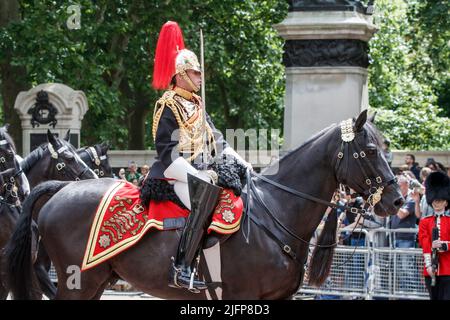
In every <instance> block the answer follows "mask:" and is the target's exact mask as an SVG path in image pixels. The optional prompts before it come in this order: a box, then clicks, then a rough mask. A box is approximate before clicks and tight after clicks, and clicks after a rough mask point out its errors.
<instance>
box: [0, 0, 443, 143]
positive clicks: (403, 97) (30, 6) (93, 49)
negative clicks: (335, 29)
mask: <svg viewBox="0 0 450 320" xmlns="http://www.w3.org/2000/svg"><path fill="white" fill-rule="evenodd" d="M2 1H3V2H2V5H4V4H6V7H8V3H10V4H12V5H13V6H17V3H20V17H19V19H13V20H11V19H10V20H8V22H7V23H6V25H5V23H2V21H1V20H2V19H4V17H3V16H2V15H1V14H0V71H2V70H1V68H2V66H8V67H11V68H10V69H9V70H23V74H22V72H20V73H21V74H20V79H21V80H22V78H25V82H26V83H25V84H26V85H27V86H28V87H31V86H34V85H37V84H39V83H45V82H61V83H64V84H66V85H69V86H70V87H72V88H74V89H77V90H83V91H84V92H85V93H86V95H87V98H88V102H89V107H90V109H89V112H88V113H87V114H86V116H85V118H84V119H83V127H82V131H81V132H82V144H85V145H86V144H94V143H97V142H98V141H99V140H109V141H110V142H111V143H112V145H113V148H116V149H142V148H148V147H151V146H152V140H153V139H152V137H151V134H150V131H151V130H150V128H151V120H152V117H151V116H152V112H153V106H154V103H155V101H156V99H157V98H158V97H159V96H160V95H161V92H157V91H155V90H153V89H152V88H151V85H150V83H151V73H152V70H153V58H154V56H153V55H154V50H155V45H156V41H157V37H158V34H159V31H160V28H161V26H162V25H163V23H164V22H166V21H167V20H175V21H177V22H178V23H179V24H180V26H181V28H182V29H183V31H184V36H185V42H186V45H187V47H188V48H190V49H191V50H193V51H194V52H196V53H197V54H198V53H199V32H198V31H199V29H200V28H202V29H203V31H204V34H205V67H206V90H207V92H206V103H207V109H208V110H209V112H210V113H211V114H212V117H213V119H214V122H215V124H216V125H217V126H218V127H219V129H222V130H224V129H226V128H243V129H248V128H276V129H279V128H282V126H283V125H282V119H283V97H284V67H283V65H282V53H283V40H282V39H281V38H280V37H279V36H278V34H277V32H276V31H275V30H274V29H273V27H272V26H273V24H275V23H279V22H281V21H282V20H283V19H284V18H285V17H286V14H287V7H288V5H287V1H282V0H263V1H257V0H246V1H235V0H190V1H187V0H177V1H172V0H162V1H161V0H114V1H107V0H97V1H91V0H78V1H77V2H76V4H79V5H80V6H81V28H80V29H77V30H71V29H69V28H68V27H67V24H66V22H67V19H68V18H69V16H70V15H71V13H70V12H67V8H68V6H69V5H70V4H71V3H68V2H67V1H63V0H41V1H37V0H2ZM375 4H376V11H375V12H376V14H375V17H374V18H375V24H376V25H377V26H378V27H379V28H380V31H379V32H378V33H377V34H376V35H375V37H374V39H372V40H371V41H370V43H369V44H370V54H371V60H372V65H371V66H370V67H369V73H370V78H369V90H370V93H369V98H370V104H371V107H372V108H374V109H376V110H378V111H379V116H378V120H379V122H378V123H379V126H380V128H381V129H382V130H383V132H384V134H385V135H386V137H388V138H389V139H390V140H391V141H392V144H393V147H394V148H397V149H412V150H419V149H423V150H428V149H444V150H448V149H449V147H450V139H449V135H450V132H449V130H450V123H449V119H448V117H449V113H450V111H449V101H450V98H449V96H450V94H449V90H450V89H449V88H450V86H449V76H448V73H449V67H450V65H449V64H450V59H449V58H450V57H449V32H450V31H449V30H450V28H449V23H450V22H449V21H450V20H449V19H448V12H449V3H448V1H444V0H437V1H436V0H409V1H406V0H377V1H376V2H375ZM0 7H1V6H0ZM10 7H11V6H10ZM18 78H19V77H18ZM0 81H1V80H0ZM0 86H3V87H4V83H0ZM16 86H17V88H16V90H9V91H8V92H9V93H10V95H11V92H15V91H20V90H24V89H23V87H24V83H23V81H18V84H17V85H16ZM13 89H14V88H13ZM2 92H3V93H2V94H3V105H4V106H5V101H9V102H8V106H9V108H8V109H7V108H6V107H5V108H4V110H3V111H4V112H3V114H4V116H5V117H4V118H5V119H7V118H8V117H7V116H8V113H10V112H14V111H11V109H12V108H11V106H10V104H11V101H14V99H15V96H14V97H9V99H6V97H5V93H4V92H5V91H2ZM0 105H1V104H0Z"/></svg>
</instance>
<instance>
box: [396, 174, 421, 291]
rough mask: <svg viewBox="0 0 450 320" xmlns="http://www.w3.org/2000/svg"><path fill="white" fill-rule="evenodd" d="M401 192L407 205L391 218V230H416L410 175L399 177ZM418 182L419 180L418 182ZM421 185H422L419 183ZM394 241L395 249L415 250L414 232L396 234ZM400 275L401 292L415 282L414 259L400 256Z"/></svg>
mask: <svg viewBox="0 0 450 320" xmlns="http://www.w3.org/2000/svg"><path fill="white" fill-rule="evenodd" d="M397 180H398V185H399V187H400V192H401V194H402V196H403V198H405V204H404V205H403V206H402V207H401V208H400V209H399V210H398V212H397V214H396V215H395V216H392V217H391V220H390V228H391V229H415V228H416V215H415V202H414V199H413V198H412V197H411V193H412V190H410V181H411V180H410V178H409V176H408V175H405V174H403V175H400V176H398V177H397ZM416 181H417V180H416ZM419 184H420V183H419ZM394 235H395V238H394V239H393V240H394V241H393V243H394V248H396V249H397V248H398V249H407V248H415V246H416V235H415V233H413V232H398V233H397V232H396V233H395V234H394ZM399 263H400V270H401V272H400V274H399V285H400V289H401V290H407V288H408V285H409V284H410V283H412V282H413V281H414V279H413V278H412V275H411V273H410V272H409V270H412V268H413V263H414V261H413V257H411V256H408V255H403V254H402V255H400V257H399Z"/></svg>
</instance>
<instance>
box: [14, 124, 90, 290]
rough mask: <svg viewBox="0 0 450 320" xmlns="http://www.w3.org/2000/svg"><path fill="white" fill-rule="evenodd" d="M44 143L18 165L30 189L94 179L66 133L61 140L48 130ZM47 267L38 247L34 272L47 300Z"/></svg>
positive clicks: (43, 255) (48, 287)
mask: <svg viewBox="0 0 450 320" xmlns="http://www.w3.org/2000/svg"><path fill="white" fill-rule="evenodd" d="M47 141H48V143H46V144H43V145H41V146H39V147H38V148H36V149H35V150H33V151H32V152H31V153H30V154H29V155H28V156H27V157H25V159H23V160H22V161H21V162H20V167H21V168H22V171H23V172H24V173H25V174H26V177H27V178H28V181H29V184H30V186H31V188H34V187H36V185H38V184H39V183H41V182H44V181H48V180H60V181H76V180H84V179H95V178H98V177H97V175H96V174H95V172H94V171H93V170H91V168H90V167H89V166H88V165H87V164H86V163H85V162H84V161H83V160H82V159H81V158H80V157H79V156H78V154H77V151H76V150H75V148H74V147H73V146H72V145H71V144H70V143H69V131H68V132H67V134H66V136H65V138H63V139H60V138H58V137H56V136H55V135H53V134H52V133H51V131H50V130H48V131H47ZM46 200H47V198H45V197H43V199H41V200H40V203H38V204H37V205H36V208H35V211H34V213H33V219H34V220H35V221H37V217H38V213H39V210H40V206H41V205H42V204H43V203H45V201H46ZM50 265H51V263H50V259H49V258H48V256H47V254H46V252H45V249H44V248H43V247H42V246H40V247H39V252H38V260H37V262H36V264H35V265H34V267H35V272H36V274H37V277H38V280H39V284H40V286H41V288H42V289H43V291H44V293H45V294H46V295H47V297H49V298H53V297H54V296H55V292H56V288H55V286H54V285H53V283H52V282H51V281H50V278H49V277H48V274H47V272H48V270H49V269H50Z"/></svg>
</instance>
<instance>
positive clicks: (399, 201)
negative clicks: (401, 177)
mask: <svg viewBox="0 0 450 320" xmlns="http://www.w3.org/2000/svg"><path fill="white" fill-rule="evenodd" d="M403 203H405V201H404V200H403V198H398V199H397V200H395V201H394V205H395V206H396V207H400V206H402V205H403Z"/></svg>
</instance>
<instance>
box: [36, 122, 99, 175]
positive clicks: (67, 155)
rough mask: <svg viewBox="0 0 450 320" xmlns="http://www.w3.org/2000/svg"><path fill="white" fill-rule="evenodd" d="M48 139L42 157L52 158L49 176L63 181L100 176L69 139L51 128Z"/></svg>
mask: <svg viewBox="0 0 450 320" xmlns="http://www.w3.org/2000/svg"><path fill="white" fill-rule="evenodd" d="M47 140H48V145H47V146H46V147H44V148H43V154H42V157H47V158H49V160H50V165H49V166H50V170H51V174H50V175H49V178H51V179H54V180H63V181H68V180H84V179H97V178H98V176H97V175H96V174H95V173H94V171H92V170H91V168H89V166H88V165H87V164H86V163H85V162H84V161H83V160H82V159H81V158H80V157H79V156H78V154H77V151H76V150H75V148H74V147H73V146H72V145H71V144H70V143H69V142H68V141H66V140H65V139H59V138H57V137H55V136H54V135H53V134H52V133H51V132H50V130H48V131H47Z"/></svg>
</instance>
